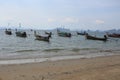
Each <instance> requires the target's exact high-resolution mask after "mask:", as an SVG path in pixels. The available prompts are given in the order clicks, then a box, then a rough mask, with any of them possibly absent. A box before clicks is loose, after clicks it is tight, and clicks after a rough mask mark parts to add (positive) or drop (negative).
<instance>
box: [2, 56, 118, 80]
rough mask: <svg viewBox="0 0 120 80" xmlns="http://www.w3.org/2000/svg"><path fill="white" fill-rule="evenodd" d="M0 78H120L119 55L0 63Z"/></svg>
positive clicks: (99, 79)
mask: <svg viewBox="0 0 120 80" xmlns="http://www.w3.org/2000/svg"><path fill="white" fill-rule="evenodd" d="M0 80H120V56H109V57H99V58H92V59H74V60H62V61H53V62H50V61H47V62H43V63H31V64H19V65H0Z"/></svg>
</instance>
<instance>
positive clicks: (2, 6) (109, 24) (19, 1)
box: [0, 0, 120, 30]
mask: <svg viewBox="0 0 120 80" xmlns="http://www.w3.org/2000/svg"><path fill="white" fill-rule="evenodd" d="M19 23H21V28H33V29H54V28H58V27H62V28H68V29H71V30H78V29H79V30H86V29H90V30H109V29H120V0H0V27H7V28H20V27H19Z"/></svg>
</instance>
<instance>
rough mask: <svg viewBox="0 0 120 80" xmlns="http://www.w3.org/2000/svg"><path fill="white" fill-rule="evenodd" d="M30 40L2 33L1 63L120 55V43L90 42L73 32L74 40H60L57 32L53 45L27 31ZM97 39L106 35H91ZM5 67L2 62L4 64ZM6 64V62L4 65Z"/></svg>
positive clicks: (1, 31)
mask: <svg viewBox="0 0 120 80" xmlns="http://www.w3.org/2000/svg"><path fill="white" fill-rule="evenodd" d="M25 31H26V32H27V36H28V37H27V38H20V37H16V35H15V31H14V30H12V33H13V35H6V34H5V32H4V30H0V61H3V60H7V61H8V60H22V59H23V60H24V59H28V60H30V59H45V60H46V58H47V59H49V58H50V59H51V58H60V57H61V59H63V58H67V56H69V57H73V58H74V56H81V57H83V56H84V58H87V57H90V56H91V57H93V56H94V57H97V56H107V55H118V54H120V51H119V50H120V39H117V38H116V39H114V38H110V39H109V40H108V41H107V42H103V41H93V40H86V39H85V37H84V36H80V35H77V34H76V33H75V32H72V35H73V36H72V37H71V38H65V37H59V36H57V34H56V31H54V32H53V35H52V38H51V39H50V42H49V43H48V42H44V41H37V40H35V37H34V34H33V33H34V32H33V31H30V30H25ZM37 33H39V34H41V35H45V34H44V31H42V30H38V31H37ZM90 34H96V36H100V37H101V36H103V35H104V33H96V32H93V33H92V32H91V33H90ZM1 63H2V62H1ZM4 63H5V62H4Z"/></svg>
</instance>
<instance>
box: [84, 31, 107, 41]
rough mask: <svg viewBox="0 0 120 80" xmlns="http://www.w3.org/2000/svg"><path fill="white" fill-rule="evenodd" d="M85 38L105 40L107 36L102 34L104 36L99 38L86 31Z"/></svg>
mask: <svg viewBox="0 0 120 80" xmlns="http://www.w3.org/2000/svg"><path fill="white" fill-rule="evenodd" d="M85 36H86V39H90V40H100V41H107V37H106V35H104V38H99V37H95V36H91V35H89V34H88V33H86V35H85Z"/></svg>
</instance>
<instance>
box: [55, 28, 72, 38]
mask: <svg viewBox="0 0 120 80" xmlns="http://www.w3.org/2000/svg"><path fill="white" fill-rule="evenodd" d="M57 34H58V36H61V37H71V33H67V32H60V31H59V30H57Z"/></svg>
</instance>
